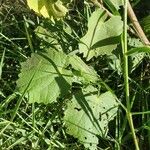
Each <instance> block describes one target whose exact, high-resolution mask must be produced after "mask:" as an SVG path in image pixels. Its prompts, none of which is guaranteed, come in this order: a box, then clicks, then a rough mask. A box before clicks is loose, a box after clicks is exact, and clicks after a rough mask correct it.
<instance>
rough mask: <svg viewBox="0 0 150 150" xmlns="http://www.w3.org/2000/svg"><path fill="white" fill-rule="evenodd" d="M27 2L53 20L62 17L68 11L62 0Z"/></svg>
mask: <svg viewBox="0 0 150 150" xmlns="http://www.w3.org/2000/svg"><path fill="white" fill-rule="evenodd" d="M27 4H28V6H29V7H30V9H33V10H34V11H35V12H36V13H38V14H40V15H42V16H43V17H45V18H50V19H52V20H53V18H56V19H60V18H62V17H64V16H65V15H66V13H67V12H68V10H67V8H66V7H65V6H63V4H62V2H61V0H27Z"/></svg>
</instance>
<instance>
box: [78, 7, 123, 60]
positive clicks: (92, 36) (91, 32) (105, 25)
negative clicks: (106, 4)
mask: <svg viewBox="0 0 150 150" xmlns="http://www.w3.org/2000/svg"><path fill="white" fill-rule="evenodd" d="M122 27H123V23H122V21H121V18H120V17H119V16H112V17H111V18H110V19H108V20H107V21H106V15H105V13H104V11H103V10H101V9H97V10H96V11H95V12H94V13H93V14H92V15H91V17H90V19H89V22H88V31H87V33H86V35H85V36H84V37H82V38H81V43H80V44H79V51H80V53H83V56H84V57H86V58H87V60H89V59H91V58H92V57H94V56H95V57H97V56H99V55H104V54H110V53H111V52H112V51H113V50H114V49H115V48H116V47H117V43H119V40H120V39H119V35H120V34H121V33H122Z"/></svg>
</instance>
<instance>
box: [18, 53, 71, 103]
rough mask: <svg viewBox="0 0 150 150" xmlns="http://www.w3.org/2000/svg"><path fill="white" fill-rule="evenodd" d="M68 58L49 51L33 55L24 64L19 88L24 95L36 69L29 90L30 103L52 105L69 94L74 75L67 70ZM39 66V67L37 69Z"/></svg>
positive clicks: (27, 94) (62, 54)
mask: <svg viewBox="0 0 150 150" xmlns="http://www.w3.org/2000/svg"><path fill="white" fill-rule="evenodd" d="M66 62H67V56H66V55H65V54H64V53H63V52H57V51H55V50H49V51H48V52H47V53H43V54H41V55H39V54H32V56H31V58H29V59H27V61H26V62H24V63H22V69H21V73H20V75H19V79H18V81H17V87H18V89H19V91H20V92H21V93H22V92H23V91H24V89H25V88H26V87H27V85H28V83H29V81H30V78H31V77H32V75H33V73H34V72H35V70H36V69H38V70H37V71H36V74H35V75H34V78H33V80H32V82H31V84H30V85H29V88H28V89H27V93H26V96H28V98H29V102H30V103H34V102H38V103H45V104H46V103H52V102H54V101H56V99H57V98H58V97H59V96H63V95H65V94H67V93H68V92H69V89H70V84H71V79H72V74H71V72H70V71H68V70H66V69H65V67H66ZM37 66H39V67H38V68H37Z"/></svg>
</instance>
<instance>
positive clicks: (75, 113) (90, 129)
mask: <svg viewBox="0 0 150 150" xmlns="http://www.w3.org/2000/svg"><path fill="white" fill-rule="evenodd" d="M67 106H68V107H67V110H66V111H65V116H64V121H65V125H66V127H67V132H68V134H70V135H73V136H74V137H75V138H78V139H79V141H80V142H81V143H82V144H84V146H85V147H86V148H89V149H90V150H93V149H94V150H96V149H97V148H96V147H97V144H98V138H97V135H99V136H102V137H106V135H107V132H108V123H109V121H110V120H112V119H113V118H114V116H115V115H116V112H117V102H116V98H115V97H114V96H113V95H112V94H111V93H110V92H106V93H104V94H101V95H100V96H98V95H97V89H96V88H94V87H93V86H89V87H87V88H85V89H83V90H82V91H81V90H80V91H78V92H77V93H75V94H74V96H73V98H72V99H71V100H70V101H68V104H67Z"/></svg>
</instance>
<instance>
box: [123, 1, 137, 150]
mask: <svg viewBox="0 0 150 150" xmlns="http://www.w3.org/2000/svg"><path fill="white" fill-rule="evenodd" d="M127 6H128V0H124V34H123V43H122V44H123V45H122V46H123V60H124V84H125V97H126V105H127V111H126V115H127V119H128V122H129V126H130V129H131V132H132V137H133V140H134V144H135V148H136V150H139V145H138V141H137V138H136V134H135V129H134V125H133V119H132V115H131V112H130V111H131V105H130V97H129V96H130V92H129V72H128V70H129V69H128V56H127V55H126V53H127V51H128V48H127Z"/></svg>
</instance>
